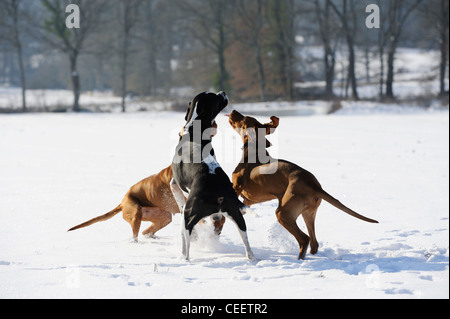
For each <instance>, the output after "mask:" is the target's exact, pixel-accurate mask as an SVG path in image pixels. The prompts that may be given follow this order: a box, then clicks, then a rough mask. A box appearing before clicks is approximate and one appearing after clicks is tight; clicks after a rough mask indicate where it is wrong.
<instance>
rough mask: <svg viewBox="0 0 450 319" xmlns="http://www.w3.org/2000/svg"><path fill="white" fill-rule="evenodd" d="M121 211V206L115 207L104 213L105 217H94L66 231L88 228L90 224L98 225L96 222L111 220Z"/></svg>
mask: <svg viewBox="0 0 450 319" xmlns="http://www.w3.org/2000/svg"><path fill="white" fill-rule="evenodd" d="M121 211H122V205H119V206H117V207H116V208H114V209H113V210H112V211H110V212H109V213H106V214H105V215H102V216H98V217H95V218H93V219H91V220H88V221H87V222H85V223H82V224H80V225H78V226H75V227H72V228H71V229H69V230H68V231H73V230H77V229H80V228H84V227H88V226H91V225H92V224H95V223H98V222H103V221H105V220H108V219H111V218H113V217H114V216H116V215H117V214H118V213H120V212H121Z"/></svg>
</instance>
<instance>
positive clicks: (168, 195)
mask: <svg viewBox="0 0 450 319" xmlns="http://www.w3.org/2000/svg"><path fill="white" fill-rule="evenodd" d="M213 128H214V129H215V130H213V131H212V136H214V135H216V133H217V124H216V123H215V122H214V124H213ZM172 178H173V173H172V165H170V166H169V167H167V168H165V169H163V170H162V171H161V172H159V173H158V174H156V175H152V176H150V177H148V178H146V179H144V180H142V181H140V182H139V183H137V184H136V185H134V186H132V187H131V188H130V190H129V191H128V193H127V194H126V195H125V197H124V198H123V200H122V203H121V204H120V205H119V206H117V207H116V208H114V209H113V210H112V211H110V212H109V213H107V214H105V215H102V216H98V217H96V218H93V219H91V220H89V221H87V222H84V223H82V224H80V225H78V226H75V227H72V228H71V229H69V230H68V231H73V230H77V229H80V228H84V227H87V226H90V225H92V224H95V223H98V222H102V221H106V220H108V219H111V218H112V217H114V216H116V215H117V214H119V213H120V212H122V213H123V219H125V220H126V221H127V222H128V223H129V224H130V225H131V229H132V230H133V239H134V240H135V241H137V240H138V236H139V229H140V227H141V222H151V223H152V225H151V226H150V227H149V228H148V229H146V230H145V231H143V232H142V235H144V236H148V237H155V234H156V232H157V231H159V230H161V229H163V228H164V227H166V226H167V225H169V224H170V223H171V222H172V214H178V213H180V210H179V208H178V205H177V203H176V201H175V198H174V197H173V194H172V191H171V189H170V182H171V180H172ZM224 223H225V217H223V218H222V219H221V220H218V221H215V222H214V231H215V233H216V234H217V235H220V233H221V232H222V228H223V225H224Z"/></svg>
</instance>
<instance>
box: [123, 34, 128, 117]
mask: <svg viewBox="0 0 450 319" xmlns="http://www.w3.org/2000/svg"><path fill="white" fill-rule="evenodd" d="M127 42H128V35H127V34H126V35H124V41H123V47H122V72H121V80H122V88H121V96H122V112H123V113H125V112H126V105H125V98H126V95H127V60H128V49H127Z"/></svg>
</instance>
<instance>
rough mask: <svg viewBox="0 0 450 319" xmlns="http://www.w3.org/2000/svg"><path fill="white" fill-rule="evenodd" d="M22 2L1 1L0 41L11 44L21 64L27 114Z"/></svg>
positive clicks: (14, 0)
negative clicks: (21, 21)
mask: <svg viewBox="0 0 450 319" xmlns="http://www.w3.org/2000/svg"><path fill="white" fill-rule="evenodd" d="M21 2H22V1H21V0H1V1H0V28H1V29H3V31H2V32H1V33H2V34H1V36H0V38H1V39H0V40H4V41H7V42H9V44H10V45H11V46H12V47H13V48H14V49H15V50H16V53H17V60H18V62H19V71H20V83H21V86H22V111H23V112H25V111H26V109H27V99H26V89H27V83H26V78H25V67H24V61H23V52H22V42H21V39H20V38H21V36H20V27H19V20H20V18H21V13H20V5H21Z"/></svg>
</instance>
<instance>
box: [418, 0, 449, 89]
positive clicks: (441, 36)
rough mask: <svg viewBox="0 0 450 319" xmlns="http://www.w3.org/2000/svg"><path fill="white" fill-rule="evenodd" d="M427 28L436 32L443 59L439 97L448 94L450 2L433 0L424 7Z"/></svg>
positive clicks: (441, 59) (440, 68) (436, 39)
mask: <svg viewBox="0 0 450 319" xmlns="http://www.w3.org/2000/svg"><path fill="white" fill-rule="evenodd" d="M422 11H423V18H424V22H425V27H427V28H430V29H432V30H434V32H433V39H435V41H436V42H437V43H439V49H440V53H441V58H440V61H439V96H440V97H444V96H445V95H447V94H448V92H447V91H446V87H445V79H446V78H447V66H448V35H449V1H448V0H431V1H427V3H426V4H424V6H423V9H422Z"/></svg>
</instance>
